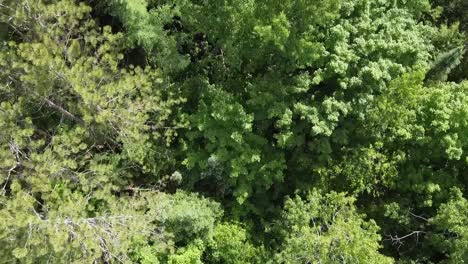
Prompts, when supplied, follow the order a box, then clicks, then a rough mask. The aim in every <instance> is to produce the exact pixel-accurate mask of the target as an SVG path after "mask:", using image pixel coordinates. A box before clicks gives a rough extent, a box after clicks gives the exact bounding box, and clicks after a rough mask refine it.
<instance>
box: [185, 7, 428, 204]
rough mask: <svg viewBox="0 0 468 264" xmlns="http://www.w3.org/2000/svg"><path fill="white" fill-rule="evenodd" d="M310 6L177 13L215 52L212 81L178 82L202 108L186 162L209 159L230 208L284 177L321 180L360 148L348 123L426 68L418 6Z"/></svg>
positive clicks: (298, 182) (193, 164)
mask: <svg viewBox="0 0 468 264" xmlns="http://www.w3.org/2000/svg"><path fill="white" fill-rule="evenodd" d="M194 2H195V1H194ZM312 2H313V3H312ZM312 2H310V1H282V2H281V3H279V2H275V1H266V0H265V1H225V2H223V4H219V3H218V2H216V3H215V2H211V1H206V2H203V3H204V4H200V5H198V4H194V5H192V6H190V8H189V9H188V10H186V12H189V10H190V12H191V13H190V14H195V17H196V18H197V19H196V22H193V21H190V20H189V21H188V22H192V23H194V24H193V25H192V26H193V27H200V28H202V29H203V32H206V33H207V36H208V37H209V39H210V40H211V41H212V42H213V45H215V46H219V49H221V50H222V51H224V52H223V53H222V54H221V55H219V56H221V57H222V58H221V59H222V60H223V63H224V64H223V65H219V66H217V64H215V65H213V66H212V68H214V70H212V72H213V75H214V77H211V79H209V80H206V81H202V82H200V81H196V80H192V81H187V82H189V83H190V85H192V86H198V87H199V88H198V89H197V90H196V91H197V92H199V93H200V98H201V100H200V103H199V104H198V108H197V111H196V112H195V113H194V115H193V119H192V130H193V132H191V133H189V134H188V135H189V139H190V140H189V143H188V147H187V149H188V151H187V156H188V158H187V160H186V163H187V164H188V165H189V166H188V167H189V168H190V169H197V168H198V170H195V171H196V172H197V174H200V173H202V172H203V171H204V170H205V168H206V165H205V164H206V163H207V160H208V158H209V157H211V156H214V157H216V158H217V160H218V161H219V162H220V164H221V166H223V167H224V175H225V176H224V175H221V176H220V177H226V176H227V177H229V179H228V183H229V184H230V185H232V186H233V188H234V195H235V196H236V198H237V200H238V202H239V203H243V202H245V201H246V199H247V200H248V197H250V196H251V195H252V194H255V193H257V194H258V195H261V193H263V192H266V191H268V190H270V189H271V188H272V187H273V186H274V185H275V184H281V182H282V181H283V180H284V178H285V177H288V175H299V176H297V177H295V179H294V180H293V182H291V184H293V186H297V187H299V186H302V187H304V186H309V185H310V184H312V183H313V182H315V183H316V182H317V181H316V180H314V179H312V175H314V173H316V174H318V175H317V176H318V177H314V178H319V177H322V176H320V174H321V173H320V171H321V170H323V168H324V167H326V166H328V163H329V162H332V159H333V158H338V159H339V158H340V156H341V154H340V153H339V152H338V150H339V149H340V148H342V147H345V146H346V145H349V144H358V143H359V142H356V141H354V140H353V142H351V141H352V140H351V139H350V137H351V136H352V134H353V133H354V130H355V129H356V128H355V127H353V126H352V124H353V123H355V120H356V119H358V120H361V119H362V118H363V113H365V112H366V111H368V108H369V106H370V105H372V103H373V100H374V98H375V96H376V95H378V94H380V93H384V92H386V91H387V89H388V82H389V81H390V80H392V79H394V78H396V77H398V76H399V75H401V74H403V73H405V72H408V71H411V70H412V69H416V68H420V67H427V66H428V64H429V58H430V51H431V49H432V45H431V43H430V39H429V37H427V36H426V35H427V34H426V33H430V32H431V31H432V30H433V29H431V28H430V27H428V26H424V25H422V24H419V23H417V21H416V19H417V18H418V16H417V14H420V13H421V12H422V11H424V10H425V7H427V2H424V4H422V5H419V4H418V3H421V2H416V1H415V2H414V6H413V5H411V8H406V5H404V4H401V5H400V4H399V3H397V2H395V1H380V2H369V1H312ZM411 3H413V2H411ZM403 7H405V8H403ZM182 10H184V9H182ZM182 14H184V12H182ZM186 16H187V17H191V16H192V15H189V14H188V13H187V15H186ZM211 20H215V21H218V23H214V24H213V23H209V21H211ZM209 59H210V57H209V56H208V58H207V59H206V60H209ZM217 67H219V69H218V68H217ZM218 72H219V74H218ZM197 78H199V77H198V76H197ZM208 83H209V84H208ZM363 122H365V120H363ZM200 142H204V144H203V145H202V147H201V148H200ZM190 143H193V144H190ZM367 147H368V146H363V148H367ZM336 155H337V156H338V157H335V156H336ZM310 159H313V160H314V162H308V160H310ZM391 159H392V158H391ZM197 163H198V164H197ZM385 166H386V165H385ZM286 168H287V170H288V174H285V172H286V171H285V170H286ZM313 172H314V173H313ZM306 175H310V176H306ZM195 177H197V176H196V175H195ZM369 177H371V176H369ZM388 177H391V176H388ZM233 179H235V180H233ZM293 188H294V187H293ZM359 188H363V187H359ZM252 199H253V200H255V199H256V198H252Z"/></svg>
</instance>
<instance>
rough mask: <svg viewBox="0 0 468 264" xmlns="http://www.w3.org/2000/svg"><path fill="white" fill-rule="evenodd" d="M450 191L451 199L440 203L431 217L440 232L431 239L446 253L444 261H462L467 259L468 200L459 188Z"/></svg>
mask: <svg viewBox="0 0 468 264" xmlns="http://www.w3.org/2000/svg"><path fill="white" fill-rule="evenodd" d="M452 191H453V197H452V199H451V200H450V201H449V202H447V203H445V204H442V205H441V206H440V207H439V209H438V210H437V215H436V216H435V217H434V218H432V219H431V223H432V224H433V225H434V226H435V227H436V229H437V230H438V231H439V232H440V233H438V234H437V235H435V236H434V237H433V239H434V242H435V243H440V244H439V245H438V246H439V247H440V248H441V249H443V253H445V254H447V255H448V257H449V258H448V261H447V262H446V263H463V262H465V261H466V260H467V259H468V222H467V221H468V201H467V200H466V199H465V198H464V197H463V196H462V193H461V191H460V190H459V189H454V190H452Z"/></svg>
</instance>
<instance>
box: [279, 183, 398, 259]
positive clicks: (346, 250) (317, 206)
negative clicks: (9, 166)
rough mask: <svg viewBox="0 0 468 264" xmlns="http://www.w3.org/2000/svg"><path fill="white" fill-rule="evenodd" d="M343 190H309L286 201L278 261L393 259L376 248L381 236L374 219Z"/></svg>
mask: <svg viewBox="0 0 468 264" xmlns="http://www.w3.org/2000/svg"><path fill="white" fill-rule="evenodd" d="M353 203H354V199H353V198H350V197H346V196H345V195H344V194H338V193H333V192H332V193H330V194H327V195H322V194H320V193H319V192H317V191H313V192H311V193H310V194H309V195H308V196H307V198H306V199H305V200H303V199H301V198H300V197H298V196H296V197H295V198H289V199H287V200H286V202H285V206H284V211H283V214H282V215H283V219H282V223H281V224H282V225H284V227H285V228H284V232H285V241H284V243H283V244H282V245H281V248H280V253H279V254H278V255H277V259H278V262H279V263H393V261H392V260H391V259H390V258H388V257H385V256H383V255H381V254H380V253H379V252H378V250H379V248H380V246H379V243H378V242H379V240H380V236H379V235H378V234H377V231H378V229H379V228H378V226H377V225H376V224H375V222H374V221H373V220H370V221H365V220H364V219H363V216H362V215H360V214H358V213H357V212H356V210H355V208H354V206H353Z"/></svg>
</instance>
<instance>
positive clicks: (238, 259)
mask: <svg viewBox="0 0 468 264" xmlns="http://www.w3.org/2000/svg"><path fill="white" fill-rule="evenodd" d="M247 235H248V234H247V232H246V230H245V229H243V228H242V227H241V226H239V225H237V224H227V223H224V224H220V225H218V226H217V227H216V229H215V230H214V233H213V243H212V245H211V246H210V248H209V250H210V256H211V257H210V259H209V263H226V264H231V263H232V264H234V263H235V264H243V263H245V264H247V263H263V261H264V259H262V257H263V252H262V249H260V248H258V247H255V246H254V245H252V244H251V242H250V239H249V238H248V236H247Z"/></svg>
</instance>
